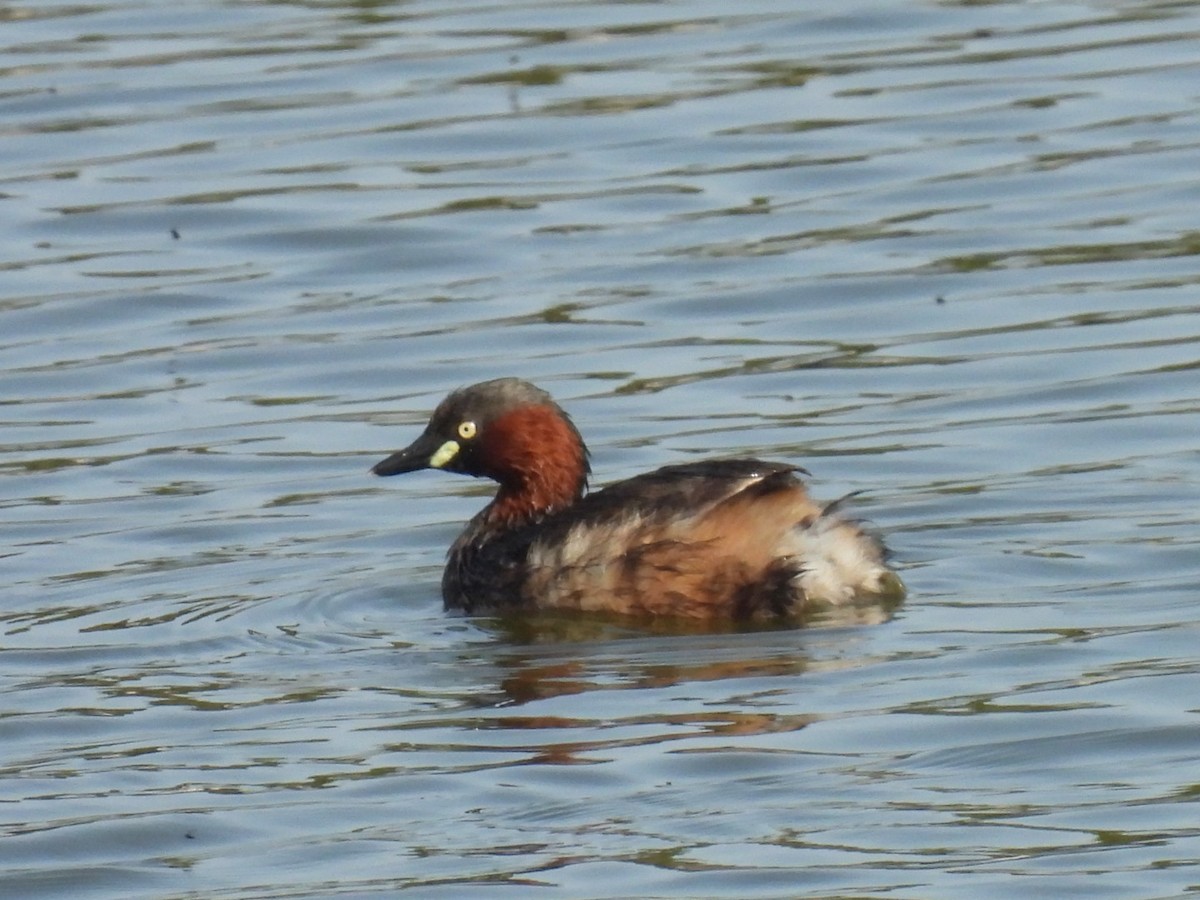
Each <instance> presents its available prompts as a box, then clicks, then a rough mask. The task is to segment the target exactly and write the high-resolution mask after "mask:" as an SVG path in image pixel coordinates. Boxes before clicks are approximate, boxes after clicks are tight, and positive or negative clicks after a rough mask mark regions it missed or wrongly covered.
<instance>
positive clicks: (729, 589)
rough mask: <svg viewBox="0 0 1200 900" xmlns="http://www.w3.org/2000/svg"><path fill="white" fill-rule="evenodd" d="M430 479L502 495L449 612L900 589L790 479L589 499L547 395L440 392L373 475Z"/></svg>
mask: <svg viewBox="0 0 1200 900" xmlns="http://www.w3.org/2000/svg"><path fill="white" fill-rule="evenodd" d="M425 468H433V469H444V470H446V471H448V472H460V473H462V474H464V475H474V476H476V477H487V478H491V479H492V480H494V481H496V482H499V484H500V489H499V491H498V492H497V493H496V496H495V499H493V500H492V502H491V503H489V504H488V505H487V506H485V507H484V508H483V510H482V511H481V512H480V513H479V514H478V515H476V516H475V517H474V518H473V519H471V521H470V523H469V524H468V525H467V527H466V530H465V531H464V532H463V533H462V534H461V535H459V537H458V539H457V540H456V541H455V542H454V544H453V545H452V546H451V547H450V553H449V561H448V563H447V565H446V571H445V573H444V575H443V577H442V595H443V597H444V599H445V602H446V608H447V609H456V610H463V611H465V612H467V613H475V612H485V611H503V610H515V609H529V610H532V609H571V610H588V611H602V612H613V613H622V614H629V615H635V616H682V617H688V618H701V619H717V618H729V619H761V618H775V617H788V616H795V615H800V614H802V613H803V612H804V611H805V610H806V609H807V608H808V607H809V606H810V605H811V604H830V605H839V604H846V603H851V602H853V601H854V600H856V599H860V598H872V597H892V598H897V599H898V598H899V597H900V596H902V594H903V591H904V588H903V585H902V584H901V582H900V579H899V577H898V576H897V575H896V574H895V573H894V572H892V571H891V570H890V569H889V568H888V567H887V565H886V556H887V552H886V550H885V549H884V547H883V544H882V543H881V542H880V541H879V540H878V539H877V538H876V537H874V536H873V535H871V534H870V533H868V532H867V531H865V530H864V529H863V528H862V526H861V525H860V524H859V523H857V522H855V521H854V520H853V519H850V518H847V517H846V516H844V515H843V514H842V512H841V510H840V506H841V505H842V504H841V501H835V502H834V503H830V504H827V505H824V506H823V505H821V504H818V503H815V502H813V500H811V499H810V498H809V496H808V493H807V491H805V489H804V485H803V484H802V483H801V481H800V479H799V477H797V474H796V473H797V472H803V471H804V470H803V469H800V468H798V467H797V466H791V465H787V464H786V463H778V462H764V461H762V460H757V459H714V460H708V461H705V462H693V463H684V464H682V465H674V466H665V467H663V468H661V469H659V470H657V471H655V472H649V473H647V474H645V475H638V476H636V477H634V478H630V479H627V480H625V481H620V482H618V483H616V484H613V485H610V486H609V487H607V488H604V489H603V490H600V491H596V492H595V493H591V494H587V493H586V490H587V479H588V475H589V473H590V472H591V467H590V466H589V464H588V451H587V448H586V447H585V446H584V443H583V438H582V437H580V435H579V432H578V430H576V428H575V426H574V424H572V422H571V419H570V417H569V416H568V415H567V414H566V413H565V412H564V411H563V410H562V409H561V408H560V407H559V406H558V404H556V403H555V402H554V401H553V400H552V399H551V398H550V395H549V394H547V393H546V392H545V391H543V390H540V389H539V388H537V387H534V386H533V385H532V384H529V383H528V382H526V381H521V380H520V379H517V378H499V379H496V380H494V381H485V382H483V383H482V384H476V385H472V386H471V387H466V388H461V389H460V390H457V391H455V392H454V393H452V394H450V396H448V397H447V398H446V399H445V400H443V401H442V402H441V403H440V404H439V405H438V407H437V409H436V410H434V413H433V417H432V418H431V419H430V420H429V424H428V425H427V426H426V427H425V431H424V433H422V434H421V436H420V437H418V438H417V439H416V440H415V441H414V442H413V443H412V444H411V445H410V446H409V447H407V448H405V449H404V450H400V451H398V452H396V453H393V454H392V455H391V456H389V457H388V458H387V459H385V460H383V461H382V462H380V463H378V464H377V465H375V467H374V468H373V469H372V470H371V471H372V472H374V473H375V474H376V475H399V474H401V473H403V472H414V471H416V470H418V469H425ZM805 474H807V473H805Z"/></svg>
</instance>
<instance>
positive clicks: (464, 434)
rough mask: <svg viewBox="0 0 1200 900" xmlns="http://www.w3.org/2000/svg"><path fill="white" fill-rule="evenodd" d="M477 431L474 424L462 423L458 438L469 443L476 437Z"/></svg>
mask: <svg viewBox="0 0 1200 900" xmlns="http://www.w3.org/2000/svg"><path fill="white" fill-rule="evenodd" d="M476 431H477V429H476V428H475V423H474V422H460V423H459V425H458V436H459V437H460V438H462V439H463V440H464V441H469V440H470V439H471V438H473V437H475V432H476Z"/></svg>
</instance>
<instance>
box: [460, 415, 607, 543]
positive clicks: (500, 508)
mask: <svg viewBox="0 0 1200 900" xmlns="http://www.w3.org/2000/svg"><path fill="white" fill-rule="evenodd" d="M482 449H483V454H482V458H483V461H484V471H483V474H485V475H487V476H489V477H490V478H493V479H495V480H496V481H497V482H499V483H500V490H499V491H497V493H496V497H495V499H494V500H492V502H491V503H490V504H489V505H488V507H487V509H486V510H485V511H484V517H485V519H486V521H487V523H488V524H489V525H492V526H494V527H499V528H514V527H518V526H520V525H524V524H527V523H530V522H535V521H537V520H539V519H541V518H543V517H544V516H547V515H550V514H551V513H555V512H558V511H559V510H563V509H566V508H567V507H569V506H572V505H573V504H575V503H576V502H578V501H579V499H580V498H581V497H582V496H583V494H584V491H585V490H586V489H587V478H588V474H589V472H590V469H591V467H590V466H589V465H588V452H587V448H586V447H585V446H584V443H583V439H582V438H581V437H580V435H579V432H578V431H577V430H576V429H575V426H574V425H573V424H572V423H571V420H570V419H569V418H568V417H567V415H566V413H564V412H563V411H562V410H561V409H559V408H558V407H557V406H554V405H553V404H540V405H536V406H523V407H521V408H519V409H515V410H513V411H512V412H508V413H505V414H504V415H502V416H499V417H498V418H496V419H494V420H493V421H491V422H489V423H488V425H487V428H486V430H485V433H484V436H483V448H482Z"/></svg>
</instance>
